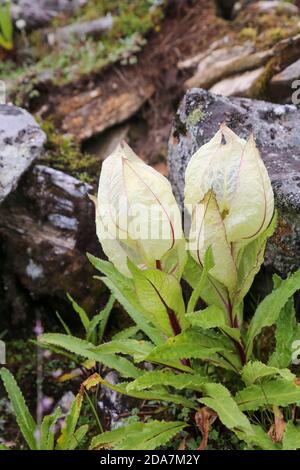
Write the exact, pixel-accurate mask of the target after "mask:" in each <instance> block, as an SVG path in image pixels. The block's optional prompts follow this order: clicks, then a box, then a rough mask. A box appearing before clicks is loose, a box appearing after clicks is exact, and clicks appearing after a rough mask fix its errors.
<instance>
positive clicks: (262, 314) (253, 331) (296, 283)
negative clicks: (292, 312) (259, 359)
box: [246, 270, 300, 358]
mask: <svg viewBox="0 0 300 470" xmlns="http://www.w3.org/2000/svg"><path fill="white" fill-rule="evenodd" d="M298 289H300V270H298V271H297V272H295V273H294V274H291V275H290V277H288V278H287V279H285V280H284V281H282V282H281V284H280V286H279V287H278V288H277V289H275V290H273V292H271V294H269V295H268V296H267V297H265V298H264V300H263V301H262V302H261V303H260V304H259V306H258V308H257V310H256V312H255V315H254V317H253V318H252V320H251V323H250V326H249V329H248V333H247V341H246V347H247V358H249V357H250V356H251V354H252V350H253V341H254V338H255V337H256V336H257V335H258V334H259V333H260V332H261V330H262V329H263V328H264V327H266V326H272V325H273V324H274V323H275V322H276V321H277V318H278V316H279V314H280V311H281V309H282V308H283V307H284V306H285V304H286V303H287V301H288V300H289V298H290V297H292V295H293V294H294V293H295V292H296V291H297V290H298Z"/></svg>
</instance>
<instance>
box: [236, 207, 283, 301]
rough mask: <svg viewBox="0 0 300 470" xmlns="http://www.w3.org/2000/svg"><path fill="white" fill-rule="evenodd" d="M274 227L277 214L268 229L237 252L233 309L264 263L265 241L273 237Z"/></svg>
mask: <svg viewBox="0 0 300 470" xmlns="http://www.w3.org/2000/svg"><path fill="white" fill-rule="evenodd" d="M276 225H277V213H276V212H275V214H274V217H273V219H272V221H271V223H270V225H269V227H268V228H267V229H266V230H265V231H264V232H263V233H262V234H261V235H260V236H259V237H258V238H256V239H255V240H253V241H252V242H251V243H249V244H248V245H246V246H245V247H244V248H242V249H241V250H240V251H239V254H238V258H237V261H236V265H237V273H238V277H237V278H238V282H237V290H236V292H235V294H234V298H233V304H234V306H235V307H237V306H238V305H239V304H240V303H241V302H242V300H243V298H244V297H245V295H246V294H247V292H248V291H249V289H250V287H251V285H252V283H253V280H254V277H255V276H256V274H257V273H258V271H259V270H260V267H261V265H262V263H263V261H264V253H265V248H266V243H267V240H268V238H269V237H271V236H272V235H273V233H274V231H275V229H276Z"/></svg>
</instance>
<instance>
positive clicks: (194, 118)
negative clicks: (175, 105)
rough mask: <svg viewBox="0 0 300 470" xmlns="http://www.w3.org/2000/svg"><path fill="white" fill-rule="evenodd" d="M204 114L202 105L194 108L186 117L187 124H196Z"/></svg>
mask: <svg viewBox="0 0 300 470" xmlns="http://www.w3.org/2000/svg"><path fill="white" fill-rule="evenodd" d="M204 116H205V112H204V111H203V109H202V107H201V106H200V107H198V108H195V109H194V110H193V111H192V112H190V114H189V115H188V117H187V120H186V122H187V124H188V125H190V126H196V124H198V122H200V121H202V119H203V118H204Z"/></svg>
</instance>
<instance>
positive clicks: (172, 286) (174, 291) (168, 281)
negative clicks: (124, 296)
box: [128, 261, 187, 336]
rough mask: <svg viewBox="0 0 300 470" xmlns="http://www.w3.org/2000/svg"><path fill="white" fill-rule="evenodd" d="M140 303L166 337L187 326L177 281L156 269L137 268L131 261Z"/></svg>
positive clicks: (130, 266)
mask: <svg viewBox="0 0 300 470" xmlns="http://www.w3.org/2000/svg"><path fill="white" fill-rule="evenodd" d="M128 267H129V269H130V271H131V273H132V275H133V280H134V285H135V291H136V295H137V298H138V300H139V303H140V304H141V305H142V307H143V309H144V311H145V312H147V314H148V316H149V320H150V321H151V322H152V323H153V325H154V326H156V327H157V328H158V329H159V330H161V331H162V332H163V333H164V334H165V335H166V336H175V335H176V334H178V333H179V332H180V331H181V330H183V329H185V328H186V327H187V321H186V318H185V305H184V301H183V297H182V290H181V286H180V283H179V281H178V280H177V279H176V278H175V277H174V276H172V275H171V274H167V273H165V272H163V271H160V270H158V269H146V270H144V271H143V270H140V269H138V268H137V267H136V266H134V264H133V263H131V262H130V261H129V262H128Z"/></svg>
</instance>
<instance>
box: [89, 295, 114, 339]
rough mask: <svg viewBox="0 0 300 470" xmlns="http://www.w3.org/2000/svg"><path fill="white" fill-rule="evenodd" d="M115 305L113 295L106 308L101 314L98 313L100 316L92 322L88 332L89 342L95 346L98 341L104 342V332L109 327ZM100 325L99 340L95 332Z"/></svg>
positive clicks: (96, 316)
mask: <svg viewBox="0 0 300 470" xmlns="http://www.w3.org/2000/svg"><path fill="white" fill-rule="evenodd" d="M114 303H115V298H114V296H113V295H111V296H110V298H109V301H108V303H107V305H106V307H105V308H104V309H103V310H102V311H101V312H100V313H98V315H95V316H94V317H93V319H92V320H91V321H90V323H89V326H88V330H87V340H88V341H92V343H93V344H95V343H96V342H97V341H98V342H99V343H101V342H102V340H103V336H104V332H105V329H106V326H107V322H108V320H109V316H110V314H111V311H112V308H113V306H114ZM98 325H100V326H99V334H98V338H97V334H95V330H96V328H97V327H98Z"/></svg>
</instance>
